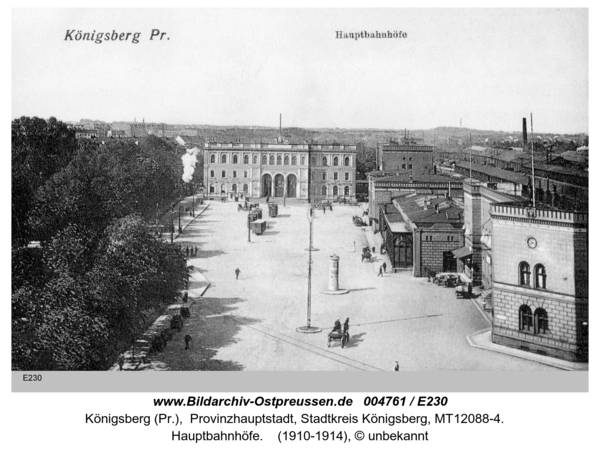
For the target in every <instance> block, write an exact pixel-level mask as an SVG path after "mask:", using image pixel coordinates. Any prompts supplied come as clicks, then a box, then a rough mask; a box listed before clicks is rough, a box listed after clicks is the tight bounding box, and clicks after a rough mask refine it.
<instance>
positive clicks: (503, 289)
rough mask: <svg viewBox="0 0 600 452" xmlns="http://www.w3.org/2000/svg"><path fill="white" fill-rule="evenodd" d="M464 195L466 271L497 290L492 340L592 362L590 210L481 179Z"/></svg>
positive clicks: (470, 181) (468, 182) (471, 182)
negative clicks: (550, 203)
mask: <svg viewBox="0 0 600 452" xmlns="http://www.w3.org/2000/svg"><path fill="white" fill-rule="evenodd" d="M464 196H465V197H464V202H465V226H464V229H465V247H466V251H465V253H464V254H466V257H465V271H466V272H467V271H470V272H471V275H472V279H473V282H474V284H475V285H481V286H482V287H483V288H485V289H489V290H491V293H492V304H493V311H492V312H493V317H492V318H493V323H492V341H493V342H494V343H497V344H501V345H505V346H509V347H513V348H518V349H521V350H525V351H529V352H532V353H538V354H542V355H548V356H552V357H556V358H560V359H564V360H568V361H574V362H587V361H588V344H589V337H588V322H589V318H588V213H587V212H579V211H565V210H557V209H554V208H551V207H547V206H544V205H542V204H537V205H536V208H535V209H534V208H533V207H532V203H531V200H529V199H528V198H526V197H523V196H521V192H520V187H518V186H510V187H508V186H503V187H501V186H500V184H490V183H486V182H480V181H477V180H474V179H466V180H465V181H464Z"/></svg>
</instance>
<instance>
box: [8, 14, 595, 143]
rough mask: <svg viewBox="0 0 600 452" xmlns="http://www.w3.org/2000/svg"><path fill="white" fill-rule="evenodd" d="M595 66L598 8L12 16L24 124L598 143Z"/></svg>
mask: <svg viewBox="0 0 600 452" xmlns="http://www.w3.org/2000/svg"><path fill="white" fill-rule="evenodd" d="M153 29H155V30H160V32H161V33H163V32H164V33H166V34H165V35H163V39H162V40H160V39H159V38H160V36H158V37H155V38H154V39H152V40H150V35H151V31H152V30H153ZM69 30H74V32H73V33H71V34H70V36H71V37H72V38H73V39H72V40H69V38H68V37H67V32H68V31H69ZM77 31H82V32H83V33H92V32H95V33H104V32H110V33H111V34H112V32H113V31H114V32H116V33H127V32H130V33H135V32H139V33H141V35H140V38H139V43H137V44H134V43H132V42H131V38H130V39H129V40H127V41H108V42H106V41H105V42H102V43H101V44H96V43H94V42H93V41H83V40H79V41H78V40H76V39H75V38H76V37H77ZM361 31H365V32H369V33H374V32H376V31H379V32H387V31H391V32H395V31H397V32H400V31H402V32H405V33H406V35H407V36H406V38H391V39H375V38H369V39H366V38H365V39H358V40H355V39H339V38H336V34H337V32H342V33H352V32H361ZM167 38H168V39H167ZM588 53H589V44H588V11H587V10H586V9H451V10H448V9H348V10H333V9H319V10H315V9H309V10H289V9H288V10H275V9H245V10H244V9H227V10H215V9H152V10H139V9H119V10H117V9H53V10H46V9H27V10H22V9H13V10H12V52H11V57H12V66H11V71H12V117H13V118H17V117H20V116H39V117H50V116H55V117H57V118H59V119H61V120H65V121H78V120H79V119H81V118H89V119H99V120H103V121H107V122H111V121H133V120H134V118H135V119H137V120H138V121H142V119H145V121H146V122H165V123H177V124H210V125H233V126H235V125H246V126H248V125H257V126H271V127H276V126H278V125H279V114H280V113H281V114H282V115H283V126H284V127H305V128H311V127H315V128H320V127H323V128H325V127H339V128H381V129H387V128H394V129H403V128H408V129H429V128H434V127H438V126H453V127H458V126H459V125H460V124H461V120H462V126H463V127H468V128H474V129H491V130H505V131H518V130H520V128H521V121H522V118H523V117H527V118H529V115H530V114H531V113H533V119H534V128H535V130H536V131H539V132H552V133H564V134H567V133H581V132H583V133H587V132H588V129H589V127H588V122H589V119H588V109H589V102H588V99H589V75H588V74H589V70H588V69H589V68H588V64H589V63H588Z"/></svg>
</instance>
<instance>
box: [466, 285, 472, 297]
mask: <svg viewBox="0 0 600 452" xmlns="http://www.w3.org/2000/svg"><path fill="white" fill-rule="evenodd" d="M467 290H468V291H469V299H470V298H471V296H472V295H473V284H471V283H469V285H468V286H467Z"/></svg>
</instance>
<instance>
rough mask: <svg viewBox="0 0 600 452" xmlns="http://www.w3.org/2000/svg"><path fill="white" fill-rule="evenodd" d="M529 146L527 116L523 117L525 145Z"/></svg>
mask: <svg viewBox="0 0 600 452" xmlns="http://www.w3.org/2000/svg"><path fill="white" fill-rule="evenodd" d="M525 146H527V118H523V147H525Z"/></svg>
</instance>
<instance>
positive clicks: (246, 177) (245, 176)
mask: <svg viewBox="0 0 600 452" xmlns="http://www.w3.org/2000/svg"><path fill="white" fill-rule="evenodd" d="M244 179H248V171H244Z"/></svg>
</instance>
